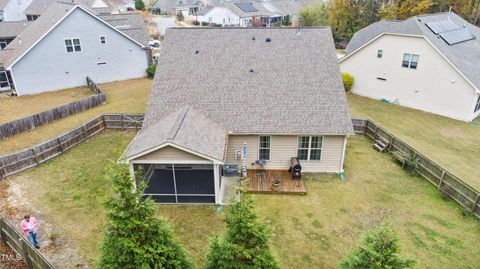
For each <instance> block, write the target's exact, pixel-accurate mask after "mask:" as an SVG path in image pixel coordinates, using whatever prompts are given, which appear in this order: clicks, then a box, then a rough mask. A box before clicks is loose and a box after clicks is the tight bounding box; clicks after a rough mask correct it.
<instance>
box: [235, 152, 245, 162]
mask: <svg viewBox="0 0 480 269" xmlns="http://www.w3.org/2000/svg"><path fill="white" fill-rule="evenodd" d="M241 159H243V151H241V150H236V151H235V160H241Z"/></svg>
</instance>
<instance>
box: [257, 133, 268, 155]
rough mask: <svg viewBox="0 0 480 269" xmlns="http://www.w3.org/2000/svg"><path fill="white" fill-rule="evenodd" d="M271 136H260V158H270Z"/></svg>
mask: <svg viewBox="0 0 480 269" xmlns="http://www.w3.org/2000/svg"><path fill="white" fill-rule="evenodd" d="M270 140H271V138H270V136H260V137H259V140H258V159H259V160H270Z"/></svg>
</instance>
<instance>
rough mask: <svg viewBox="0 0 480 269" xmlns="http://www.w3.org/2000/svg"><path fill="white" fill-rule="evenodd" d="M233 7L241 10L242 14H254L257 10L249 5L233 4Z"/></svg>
mask: <svg viewBox="0 0 480 269" xmlns="http://www.w3.org/2000/svg"><path fill="white" fill-rule="evenodd" d="M235 5H236V6H237V7H238V8H239V9H241V10H242V11H243V12H256V11H258V9H256V8H255V7H254V6H253V5H252V4H250V3H235Z"/></svg>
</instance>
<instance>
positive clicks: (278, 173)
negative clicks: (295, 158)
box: [247, 170, 307, 194]
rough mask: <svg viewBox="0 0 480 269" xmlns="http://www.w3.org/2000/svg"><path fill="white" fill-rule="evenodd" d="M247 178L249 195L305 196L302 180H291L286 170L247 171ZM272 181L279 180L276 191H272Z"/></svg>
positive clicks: (305, 191)
mask: <svg viewBox="0 0 480 269" xmlns="http://www.w3.org/2000/svg"><path fill="white" fill-rule="evenodd" d="M247 178H248V184H247V186H248V192H250V193H279V194H307V190H306V188H305V184H304V182H303V179H300V180H294V179H292V176H291V174H290V173H289V172H288V171H287V170H265V172H262V171H258V170H248V171H247ZM274 179H278V180H280V186H279V188H278V190H273V189H272V181H273V180H274Z"/></svg>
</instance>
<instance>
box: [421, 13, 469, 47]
mask: <svg viewBox="0 0 480 269" xmlns="http://www.w3.org/2000/svg"><path fill="white" fill-rule="evenodd" d="M425 25H426V26H427V27H428V28H429V29H430V30H431V31H432V32H433V33H434V34H436V35H438V36H440V37H441V38H442V39H443V40H444V41H445V42H446V43H447V44H448V45H455V44H458V43H462V42H465V41H468V40H472V39H475V36H474V35H472V34H471V33H470V32H469V31H468V30H467V29H466V28H465V27H463V26H458V25H457V24H455V23H454V22H453V21H451V20H449V19H448V20H441V21H432V22H427V23H425Z"/></svg>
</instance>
